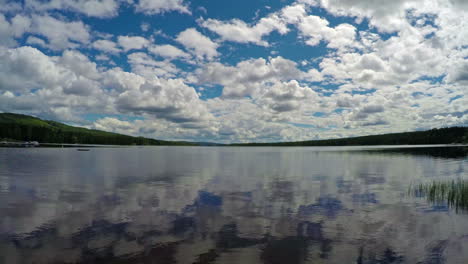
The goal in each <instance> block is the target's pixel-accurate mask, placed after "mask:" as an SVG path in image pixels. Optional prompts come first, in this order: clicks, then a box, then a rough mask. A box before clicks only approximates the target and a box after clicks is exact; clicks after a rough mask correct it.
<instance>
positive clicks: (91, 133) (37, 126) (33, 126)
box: [0, 113, 194, 145]
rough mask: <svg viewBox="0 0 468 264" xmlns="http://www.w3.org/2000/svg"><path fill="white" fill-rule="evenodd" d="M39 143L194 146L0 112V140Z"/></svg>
mask: <svg viewBox="0 0 468 264" xmlns="http://www.w3.org/2000/svg"><path fill="white" fill-rule="evenodd" d="M1 139H3V140H12V141H38V142H40V143H64V144H102V145H194V143H189V142H182V141H163V140H156V139H150V138H144V137H132V136H127V135H122V134H117V133H111V132H105V131H100V130H94V129H87V128H82V127H73V126H69V125H65V124H62V123H59V122H55V121H48V120H42V119H39V118H36V117H32V116H28V115H20V114H12V113H0V140H1Z"/></svg>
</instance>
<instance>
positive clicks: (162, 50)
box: [148, 44, 190, 59]
mask: <svg viewBox="0 0 468 264" xmlns="http://www.w3.org/2000/svg"><path fill="white" fill-rule="evenodd" d="M148 51H150V52H151V53H153V54H155V55H158V56H161V57H164V58H168V59H177V58H183V59H188V58H190V55H189V54H187V53H185V52H184V51H182V50H181V49H179V48H177V47H174V46H172V45H168V44H166V45H153V46H151V47H149V48H148Z"/></svg>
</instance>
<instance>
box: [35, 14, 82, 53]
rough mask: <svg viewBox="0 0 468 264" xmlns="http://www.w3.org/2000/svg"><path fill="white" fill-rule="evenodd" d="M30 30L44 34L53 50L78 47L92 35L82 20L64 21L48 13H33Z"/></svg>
mask: <svg viewBox="0 0 468 264" xmlns="http://www.w3.org/2000/svg"><path fill="white" fill-rule="evenodd" d="M29 32H31V33H34V34H38V35H41V36H44V37H45V38H46V39H47V41H48V43H47V45H48V47H49V48H51V49H53V50H63V49H67V48H76V47H78V46H80V45H81V44H87V43H89V40H90V38H91V35H90V33H89V29H88V26H86V25H85V24H84V23H83V22H82V21H71V22H67V21H62V20H59V19H56V18H54V17H51V16H48V15H43V16H42V15H33V16H32V26H31V28H30V30H29Z"/></svg>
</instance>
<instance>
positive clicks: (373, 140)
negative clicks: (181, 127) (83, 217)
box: [0, 113, 468, 147]
mask: <svg viewBox="0 0 468 264" xmlns="http://www.w3.org/2000/svg"><path fill="white" fill-rule="evenodd" d="M2 142H3V144H2ZM11 142H14V143H21V142H23V143H24V144H26V143H27V142H39V143H40V144H42V145H45V146H49V147H53V146H54V144H57V146H60V145H62V146H65V145H66V146H71V147H74V146H80V145H81V146H82V145H114V146H130V145H138V146H157V145H164V146H361V145H374V146H375V145H432V144H468V127H450V128H439V129H431V130H426V131H416V132H404V133H391V134H382V135H370V136H360V137H350V138H339V139H326V140H310V141H296V142H273V143H268V142H266V143H234V144H218V143H204V142H188V141H166V140H158V139H151V138H144V137H132V136H128V135H123V134H117V133H112V132H106V131H101V130H94V129H87V128H82V127H74V126H69V125H66V124H63V123H59V122H56V121H49V120H42V119H39V118H37V117H33V116H28V115H22V114H13V113H0V146H2V145H3V146H7V145H8V143H11ZM11 145H15V144H11Z"/></svg>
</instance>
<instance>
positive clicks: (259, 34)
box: [201, 14, 288, 46]
mask: <svg viewBox="0 0 468 264" xmlns="http://www.w3.org/2000/svg"><path fill="white" fill-rule="evenodd" d="M201 26H203V27H205V28H208V29H209V30H211V31H213V32H216V33H217V34H218V35H220V36H221V38H222V40H224V41H234V42H239V43H254V44H257V45H261V46H268V42H266V41H264V40H262V38H263V37H264V36H266V35H268V34H270V33H271V32H273V31H278V32H279V33H280V34H286V33H287V32H288V28H287V25H286V24H285V23H284V22H283V21H282V20H281V19H280V18H279V17H278V16H277V15H276V14H272V15H270V16H269V17H265V18H262V19H260V21H258V23H257V24H255V25H253V26H251V25H248V24H247V23H245V22H244V21H242V20H239V19H233V20H231V21H228V22H223V21H219V20H216V19H208V20H205V21H202V22H201Z"/></svg>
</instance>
